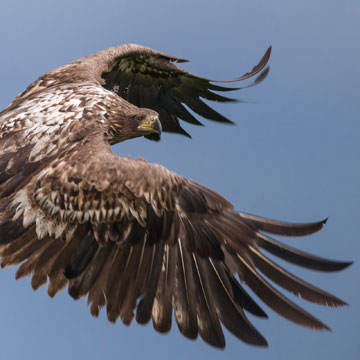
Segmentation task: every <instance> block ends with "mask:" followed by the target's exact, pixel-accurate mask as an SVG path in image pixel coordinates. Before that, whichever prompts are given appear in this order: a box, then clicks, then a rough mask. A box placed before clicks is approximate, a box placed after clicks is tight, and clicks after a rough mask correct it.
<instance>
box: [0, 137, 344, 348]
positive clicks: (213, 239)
mask: <svg viewBox="0 0 360 360" xmlns="http://www.w3.org/2000/svg"><path fill="white" fill-rule="evenodd" d="M69 144H70V145H69V146H67V151H65V152H63V153H62V154H58V156H56V157H55V158H53V159H51V158H48V159H42V162H41V161H40V165H39V166H38V167H36V166H34V167H33V168H32V166H31V162H29V160H28V158H27V157H26V155H25V154H23V155H21V156H22V157H23V159H22V162H23V165H22V166H20V165H19V164H18V167H19V169H17V171H16V172H13V173H11V172H9V171H6V169H11V168H14V166H15V165H14V163H16V161H17V160H16V159H17V158H16V157H15V156H14V155H12V156H11V155H9V157H3V158H1V166H2V172H1V174H2V176H4V177H7V178H6V179H5V178H4V177H2V178H1V179H0V183H1V185H0V193H1V198H0V224H1V225H0V243H1V247H0V256H1V265H2V266H7V265H15V264H21V266H20V267H19V269H18V271H17V274H16V276H17V278H20V277H23V276H26V275H29V274H31V275H32V281H31V284H32V287H33V288H34V289H37V288H38V287H39V286H41V285H43V284H45V283H46V282H47V279H49V288H48V293H49V295H50V296H54V295H55V294H56V293H57V292H58V291H59V290H61V289H62V288H64V287H65V286H66V285H68V291H69V293H70V295H71V296H72V297H74V298H75V299H78V298H80V297H82V296H85V295H87V296H88V303H89V304H90V312H91V313H92V314H93V315H95V316H97V315H98V314H99V311H100V309H101V307H103V306H105V307H106V310H107V316H108V319H109V320H110V321H114V322H115V321H116V320H117V319H118V318H121V320H122V321H123V322H124V323H125V324H129V323H130V322H131V321H132V319H133V317H134V316H135V318H136V320H137V321H138V322H139V323H142V324H144V323H147V322H148V321H149V320H150V319H152V322H153V325H154V328H155V329H156V330H157V331H159V332H167V331H169V330H170V327H171V321H172V313H174V315H175V320H176V323H177V325H178V327H179V330H180V331H181V333H182V334H183V335H185V336H186V337H189V338H196V337H197V336H198V334H200V336H201V337H202V338H203V339H204V340H205V341H206V342H207V343H209V344H211V345H214V346H218V347H224V346H225V339H224V335H223V331H222V327H221V324H223V325H224V326H225V327H226V328H227V329H228V330H229V331H230V332H232V333H233V334H234V335H235V336H237V337H238V338H240V339H241V340H243V341H245V342H247V343H249V344H254V345H260V346H265V345H266V344H267V343H266V340H265V339H264V338H263V337H262V335H261V334H260V333H259V332H258V331H257V330H256V329H255V328H254V327H253V326H252V324H251V323H250V322H249V320H248V319H247V317H246V312H250V313H252V314H254V315H257V316H261V317H266V314H265V313H264V311H263V310H262V309H261V308H260V307H259V305H257V304H256V302H255V301H254V300H253V299H252V298H251V297H250V296H249V295H248V293H247V292H246V290H245V288H244V287H243V286H242V284H246V285H247V286H249V287H250V288H251V289H252V290H253V291H254V292H255V294H256V295H257V296H258V297H259V298H260V299H261V300H262V301H263V302H265V303H266V304H267V305H268V306H269V307H271V308H272V309H274V311H276V312H278V313H279V314H281V315H282V316H284V317H285V318H287V319H289V320H291V321H294V322H295V323H298V324H300V325H303V326H306V327H310V328H314V329H328V327H327V326H326V325H325V324H323V323H322V322H321V321H319V320H317V319H316V318H314V317H313V316H312V315H310V314H309V313H307V312H306V311H304V310H303V309H301V308H300V307H298V306H297V305H295V304H294V303H293V302H291V301H290V300H289V299H287V298H286V297H285V296H284V295H282V294H281V293H280V292H279V291H278V290H276V289H275V288H274V287H273V286H272V285H271V283H270V282H269V281H268V280H266V278H268V279H270V280H271V281H274V282H276V283H277V284H279V285H280V286H281V287H283V288H285V289H287V290H289V291H291V292H293V293H294V294H296V295H301V296H302V297H303V298H304V299H307V300H309V301H312V302H315V303H319V304H323V305H325V304H327V305H330V306H338V305H343V304H344V302H343V301H342V300H340V299H338V298H337V297H335V296H333V295H331V294H329V293H327V292H325V291H323V290H320V289H317V288H315V287H314V286H312V285H310V284H308V283H306V282H305V281H303V280H301V279H299V278H297V277H295V276H294V275H292V274H290V273H288V272H287V271H286V270H285V269H283V268H281V267H280V266H278V265H277V264H276V263H274V262H273V261H271V260H270V259H269V258H267V257H266V256H265V255H264V254H263V252H262V250H263V249H264V250H266V251H268V252H270V253H272V254H274V255H276V256H279V257H281V258H283V259H285V260H287V261H290V262H293V263H295V264H298V265H300V266H303V267H306V268H310V269H317V270H323V271H337V270H340V269H343V268H345V267H346V266H348V265H349V263H346V262H335V261H331V260H326V259H322V258H318V257H316V256H313V255H309V254H306V253H303V252H301V251H299V250H296V249H293V248H291V247H289V246H286V245H284V244H281V243H279V242H277V241H276V240H274V239H271V238H270V237H269V236H268V235H265V234H264V233H269V234H281V235H287V236H303V235H308V234H311V233H313V232H316V231H317V230H319V229H321V227H322V226H323V223H324V222H318V223H312V224H288V223H282V222H277V221H272V220H267V219H263V218H259V217H256V216H251V215H247V214H244V213H239V212H237V211H235V210H234V209H233V207H232V205H231V204H230V203H229V202H228V201H227V200H225V199H224V198H222V197H221V196H220V195H218V194H216V193H215V192H213V191H212V190H209V189H207V188H205V187H203V186H201V185H199V184H197V183H195V182H193V181H190V180H188V179H185V178H183V177H181V176H179V175H176V174H174V173H172V172H170V171H169V170H167V169H165V168H164V167H162V166H160V165H153V164H148V163H146V162H145V161H143V160H130V159H127V158H123V157H119V156H116V155H114V154H113V153H112V152H111V150H110V147H109V146H108V145H107V144H105V143H104V141H103V136H102V134H101V133H99V134H97V133H96V132H95V133H92V134H91V136H84V137H83V138H81V137H78V138H77V141H76V142H73V143H71V141H70V142H69ZM24 151H25V150H24ZM11 162H13V163H11ZM19 172H20V173H21V177H20V180H19V177H18V174H19ZM24 179H26V180H24ZM4 184H7V186H6V185H5V186H4ZM10 184H12V185H10ZM4 188H7V190H6V191H5V192H4ZM9 202H10V203H11V206H9ZM260 272H261V274H260ZM134 312H136V315H135V314H134Z"/></svg>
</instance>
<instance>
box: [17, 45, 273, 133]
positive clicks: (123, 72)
mask: <svg viewBox="0 0 360 360" xmlns="http://www.w3.org/2000/svg"><path fill="white" fill-rule="evenodd" d="M270 53H271V47H269V48H268V50H267V51H266V53H265V55H264V56H263V57H262V59H261V60H260V61H259V63H258V64H257V65H256V66H255V67H254V68H253V69H252V70H251V71H250V72H248V73H246V74H244V75H242V76H240V77H238V78H236V79H233V80H229V81H220V82H227V83H229V82H237V81H242V80H246V79H249V78H251V77H253V76H255V75H258V76H257V77H256V78H255V80H254V81H253V82H252V83H251V84H249V85H247V86H245V87H250V86H254V85H256V84H258V83H260V82H261V81H262V80H264V79H265V77H266V76H267V74H268V72H269V67H266V64H267V63H268V61H269V58H270ZM185 61H187V60H184V59H181V58H178V57H175V56H172V55H168V54H165V53H162V52H159V51H156V50H153V49H151V48H148V47H144V46H140V45H135V44H127V45H120V46H117V47H113V48H110V49H107V50H103V51H100V52H98V53H95V54H93V55H90V56H87V57H84V58H81V59H79V60H76V61H74V62H72V63H70V64H67V65H64V66H62V67H60V68H58V69H55V70H53V71H51V72H49V73H47V74H45V75H43V76H42V77H40V78H39V79H38V80H37V81H35V82H34V83H33V84H31V85H30V86H29V87H28V88H27V89H26V90H25V91H24V92H23V93H22V94H20V95H19V96H18V97H17V99H16V100H15V102H14V104H13V106H16V105H17V102H19V101H21V100H23V99H24V98H26V97H29V96H31V95H32V94H34V93H36V92H40V91H42V90H44V89H48V88H49V87H55V86H59V85H61V84H62V85H65V84H69V83H80V82H89V81H90V82H92V83H93V84H94V85H97V86H103V87H105V88H106V89H108V90H111V91H113V92H114V93H116V94H117V95H119V96H121V97H123V98H124V99H125V100H127V101H129V102H130V103H132V104H134V105H136V106H138V107H144V108H149V109H153V110H155V111H157V112H158V113H159V115H160V121H161V124H162V129H163V131H168V132H175V133H179V134H183V135H186V136H189V137H190V135H189V134H188V133H187V132H186V131H185V130H184V129H183V128H182V127H181V125H180V119H181V120H183V121H186V122H188V123H191V124H194V125H202V124H201V123H200V122H199V120H197V119H196V118H195V117H194V116H193V115H192V113H191V112H190V111H189V109H191V110H192V111H193V112H195V113H196V114H198V115H200V116H202V117H204V118H206V119H209V120H214V121H218V122H222V123H231V121H230V120H228V119H227V118H225V117H224V116H222V115H221V114H219V113H218V112H216V111H215V110H214V109H212V108H211V107H210V106H209V105H207V104H206V103H205V102H204V101H203V100H202V99H206V100H211V101H219V102H234V101H237V100H234V99H231V98H228V97H226V96H223V95H220V94H218V92H229V91H233V90H239V89H241V88H240V87H236V88H231V87H225V86H220V85H217V84H215V83H216V80H211V79H207V78H203V77H199V76H197V75H194V74H191V73H189V72H187V71H185V70H183V69H181V68H180V67H178V66H176V65H175V64H174V63H176V62H177V63H180V62H185ZM214 91H215V92H214Z"/></svg>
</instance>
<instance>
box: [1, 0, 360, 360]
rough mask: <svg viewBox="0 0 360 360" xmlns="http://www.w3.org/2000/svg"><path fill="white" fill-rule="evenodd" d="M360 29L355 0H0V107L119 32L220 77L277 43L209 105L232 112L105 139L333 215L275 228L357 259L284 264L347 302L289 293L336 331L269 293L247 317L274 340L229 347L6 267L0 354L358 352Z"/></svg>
mask: <svg viewBox="0 0 360 360" xmlns="http://www.w3.org/2000/svg"><path fill="white" fill-rule="evenodd" d="M359 34H360V3H359V2H358V1H350V0H342V1H337V0H336V1H335V0H321V1H320V0H312V1H307V0H306V1H288V0H271V1H269V0H263V1H260V0H241V1H239V0H233V1H230V0H229V1H228V0H223V1H210V0H206V1H205V0H203V1H189V0H182V1H170V0H166V1H165V0H164V1H157V0H153V1H146V0H140V1H136V0H132V1H125V0H116V1H112V0H101V1H100V0H99V1H95V0H86V1H76V0H72V1H69V0H62V1H49V0H43V1H36V0H34V1H27V0H1V2H0V40H1V41H0V43H1V56H0V107H1V108H4V107H5V106H7V105H8V103H10V102H11V100H12V99H13V98H14V96H15V95H16V94H18V93H19V92H21V91H22V90H23V89H24V88H25V87H26V86H27V85H28V84H30V83H31V82H32V81H33V80H35V79H36V78H37V77H38V76H40V75H42V74H43V73H45V72H47V71H49V70H52V69H53V68H55V67H57V66H60V65H62V64H65V63H67V62H69V61H71V60H74V59H76V58H79V57H81V56H85V55H88V54H90V53H93V52H95V51H98V50H102V49H105V48H107V47H110V46H113V45H118V44H121V43H128V42H132V43H139V44H142V45H147V46H150V47H153V48H155V49H158V50H161V51H164V52H168V53H170V54H174V55H178V56H180V57H184V58H187V59H190V60H191V62H190V63H189V64H185V65H184V66H185V68H186V69H187V70H189V71H192V72H194V73H197V74H199V75H203V76H209V77H212V78H220V79H223V78H231V77H235V76H238V75H240V74H242V73H244V72H246V71H248V70H250V69H251V68H252V67H253V65H255V64H256V63H257V61H258V60H259V59H260V58H261V56H262V55H263V53H264V52H265V50H266V48H267V47H268V46H269V45H270V44H272V45H273V53H272V57H271V61H270V63H271V71H270V75H269V76H268V78H267V79H266V80H265V81H264V82H263V83H262V84H261V85H259V86H257V87H255V88H252V89H246V90H243V91H240V92H238V93H236V94H235V95H236V97H238V98H240V99H242V100H246V101H247V103H244V104H241V103H240V104H230V105H229V104H228V105H219V104H215V107H216V109H217V110H219V111H221V112H222V113H223V114H225V115H226V116H228V117H229V118H230V119H232V120H234V121H235V122H236V123H237V126H221V125H218V124H214V123H211V122H209V121H206V120H204V124H205V125H206V126H205V127H202V128H199V127H195V126H191V125H189V126H187V125H185V128H186V130H187V131H188V132H190V133H191V134H192V136H193V139H192V140H189V139H187V138H184V137H180V136H176V135H169V134H163V138H162V141H161V142H160V143H153V142H150V141H147V140H145V139H139V140H135V141H131V142H129V143H124V144H121V145H117V146H116V147H115V148H114V151H116V152H118V153H121V154H124V155H127V154H132V155H133V156H135V157H138V156H142V157H144V158H145V159H146V160H148V161H152V162H158V163H160V164H163V165H165V166H167V167H169V168H170V169H172V170H174V171H176V172H178V173H180V174H183V175H185V176H187V177H190V178H192V179H194V180H196V181H198V182H200V183H203V184H205V185H207V186H208V187H211V188H213V189H215V190H216V191H218V192H219V193H221V194H222V195H224V196H225V197H227V198H228V199H229V200H231V201H232V202H233V204H234V205H235V206H236V208H238V209H239V210H242V211H245V212H249V213H254V214H257V215H262V216H266V217H271V218H276V219H283V220H289V221H291V220H292V221H314V220H319V219H322V218H324V217H326V216H329V221H328V223H327V225H326V227H325V228H324V229H323V230H322V231H321V232H320V233H318V234H315V235H313V236H311V237H307V238H301V239H284V240H285V241H286V242H287V243H288V244H291V245H294V246H297V247H299V248H301V249H303V250H306V251H311V252H314V253H317V254H320V255H322V256H326V257H330V258H336V259H339V260H340V259H343V260H350V259H351V260H354V261H355V264H354V265H353V266H352V267H351V268H349V269H348V270H346V271H343V272H340V273H334V274H323V273H315V272H311V271H306V270H302V269H300V268H297V267H295V266H288V267H287V268H288V269H290V270H291V271H292V272H295V273H296V274H297V275H299V276H301V277H304V278H305V279H306V280H308V281H310V282H312V283H314V284H316V285H318V286H320V287H322V288H324V289H326V290H328V291H330V292H332V293H335V294H336V295H338V296H340V297H342V298H343V299H344V300H345V301H347V302H348V303H349V304H350V306H348V307H344V308H339V309H331V308H322V307H320V306H317V305H312V304H310V303H306V302H305V301H302V300H301V299H297V298H295V301H296V302H297V303H299V304H301V305H303V306H304V307H305V308H306V309H307V310H308V311H310V312H312V313H313V314H315V315H316V316H318V317H319V318H320V319H322V320H323V321H324V322H325V323H327V324H328V325H329V326H330V327H331V328H332V329H333V331H332V332H314V331H312V330H309V329H304V328H301V327H299V326H297V325H294V324H292V323H290V322H288V321H286V320H284V319H282V318H280V317H279V316H278V315H277V314H275V313H274V312H272V311H271V310H270V309H268V308H267V307H266V306H265V305H264V306H263V307H264V308H265V309H266V311H267V312H268V315H269V319H268V320H261V319H257V318H255V317H252V316H250V319H251V320H252V321H253V322H254V324H255V325H256V326H257V328H258V329H259V330H260V331H261V332H262V333H263V334H264V336H265V337H266V338H267V339H268V341H269V344H270V347H269V348H268V349H258V348H255V347H251V346H248V345H246V344H244V343H242V342H240V341H239V340H237V339H236V338H235V337H233V336H232V335H230V334H229V333H226V334H227V348H226V350H225V351H219V350H216V349H213V348H211V347H210V346H208V345H206V344H205V343H204V342H203V341H202V340H197V341H190V340H187V339H185V338H183V337H182V336H181V335H180V334H179V332H178V330H177V326H176V324H175V325H174V326H173V329H172V331H171V332H170V334H168V335H159V334H157V333H156V332H155V331H153V329H152V325H150V324H149V325H148V326H145V327H143V326H140V325H137V324H136V323H133V324H132V325H131V326H130V328H126V327H125V326H124V325H122V324H120V323H117V324H116V325H115V326H114V325H112V324H110V323H108V322H107V320H106V316H105V312H102V314H101V316H100V317H99V319H95V318H92V317H91V315H90V313H89V310H88V309H87V307H86V301H85V300H84V299H83V300H80V301H78V302H75V301H73V300H72V299H71V298H70V297H69V296H68V294H67V293H66V291H63V292H62V293H61V294H58V295H57V296H56V298H55V299H50V298H48V296H47V294H46V289H45V287H43V288H41V289H40V290H38V291H37V292H33V291H32V289H31V287H30V281H29V279H25V280H20V281H15V280H14V272H15V269H13V268H7V269H5V270H2V271H0V284H1V295H0V359H24V358H26V359H36V360H42V359H155V358H156V359H172V360H175V359H184V358H187V359H190V358H195V357H198V358H206V359H208V360H209V359H220V358H221V359H223V358H226V359H240V358H241V359H267V360H270V359H286V360H287V359H294V360H295V359H329V360H330V359H334V360H335V359H336V360H337V359H341V358H346V359H347V360H356V359H360V335H359V319H360V281H359V277H360V271H359V260H360V236H359V230H358V227H359V216H360V209H359V208H360V206H359V205H360V190H359V189H360V165H359V155H360V145H359V130H360V125H359V123H360V101H359V94H360V91H359V84H360V70H359V69H360V67H359V65H360V40H359V39H360V35H359ZM281 240H283V239H281ZM289 296H290V295H289ZM290 298H292V299H293V297H292V296H290Z"/></svg>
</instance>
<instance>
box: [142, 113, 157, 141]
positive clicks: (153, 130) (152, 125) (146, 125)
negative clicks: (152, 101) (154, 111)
mask: <svg viewBox="0 0 360 360" xmlns="http://www.w3.org/2000/svg"><path fill="white" fill-rule="evenodd" d="M136 130H137V131H139V132H141V134H142V135H144V136H145V135H150V134H154V135H155V137H156V138H157V139H159V138H160V135H161V130H162V128H161V122H160V120H159V118H158V117H157V116H147V117H146V118H145V119H144V120H142V121H141V123H140V124H139V125H138V126H137V128H136ZM153 140H156V139H155V138H154V139H153Z"/></svg>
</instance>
